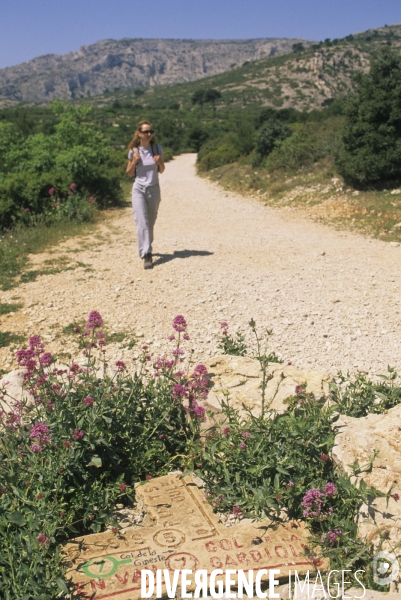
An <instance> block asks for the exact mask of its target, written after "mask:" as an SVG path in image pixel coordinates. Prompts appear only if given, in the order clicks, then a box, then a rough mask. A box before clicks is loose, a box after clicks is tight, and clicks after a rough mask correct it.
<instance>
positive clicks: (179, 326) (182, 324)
mask: <svg viewBox="0 0 401 600" xmlns="http://www.w3.org/2000/svg"><path fill="white" fill-rule="evenodd" d="M186 328H187V322H186V320H185V318H184V317H183V316H182V315H177V316H176V317H175V319H174V321H173V329H175V330H176V331H178V332H179V333H180V332H183V331H185V330H186Z"/></svg>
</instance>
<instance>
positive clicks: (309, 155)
mask: <svg viewBox="0 0 401 600" xmlns="http://www.w3.org/2000/svg"><path fill="white" fill-rule="evenodd" d="M340 119H341V118H340V117H337V118H336V117H331V118H330V119H327V120H325V121H320V122H311V123H296V124H293V125H292V126H291V127H292V130H293V134H292V135H291V136H290V137H287V138H286V139H284V140H282V141H281V142H280V143H279V144H277V145H276V147H275V148H274V150H273V151H272V152H271V154H269V156H268V157H267V158H266V160H265V162H264V165H265V166H266V167H267V168H268V169H269V170H276V169H278V170H280V169H281V170H284V171H289V172H291V171H297V170H299V169H302V168H304V167H307V168H310V167H311V166H313V164H314V163H316V162H317V161H319V160H321V159H323V158H325V157H326V156H329V157H331V158H333V157H334V155H335V153H336V152H337V151H338V149H339V147H340V143H341V140H340V135H339V133H338V130H339V122H340Z"/></svg>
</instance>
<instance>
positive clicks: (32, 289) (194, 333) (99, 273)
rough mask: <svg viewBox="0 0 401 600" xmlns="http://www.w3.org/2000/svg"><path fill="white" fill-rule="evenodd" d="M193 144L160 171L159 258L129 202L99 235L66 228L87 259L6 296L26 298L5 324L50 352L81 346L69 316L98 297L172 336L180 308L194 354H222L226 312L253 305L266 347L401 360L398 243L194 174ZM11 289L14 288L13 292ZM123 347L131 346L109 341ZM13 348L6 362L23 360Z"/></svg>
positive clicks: (324, 356) (156, 338)
mask: <svg viewBox="0 0 401 600" xmlns="http://www.w3.org/2000/svg"><path fill="white" fill-rule="evenodd" d="M194 165H195V155H192V154H187V155H182V156H180V157H178V158H176V159H175V160H174V161H172V162H171V163H168V165H167V168H166V172H165V173H164V174H163V175H162V176H161V183H162V204H161V206H160V211H159V218H158V222H157V224H156V242H155V245H154V253H155V258H156V264H155V267H154V269H153V270H152V271H144V270H143V267H142V262H141V261H140V260H139V258H138V255H137V250H136V239H135V227H134V223H133V218H132V213H131V210H130V209H126V210H124V211H122V212H121V213H118V214H117V216H116V217H115V218H113V219H110V222H109V223H106V224H105V225H102V226H101V227H100V229H99V233H97V234H90V235H87V236H85V238H79V239H77V238H75V239H72V240H71V239H69V240H67V241H66V242H64V243H63V244H61V245H60V246H59V247H58V248H57V250H56V253H57V254H54V253H52V254H43V255H37V256H34V257H32V259H33V263H34V264H35V268H38V267H37V266H36V265H40V264H42V263H43V261H44V260H46V259H49V258H53V259H54V258H55V256H57V255H58V256H64V257H68V260H71V265H72V266H74V265H75V266H76V265H77V261H78V262H82V263H85V264H86V265H90V268H91V269H93V270H92V271H88V270H86V271H85V267H79V266H78V268H74V269H73V270H70V271H64V272H62V273H59V274H55V275H46V276H41V277H39V278H38V279H37V280H36V281H35V282H32V283H28V284H24V285H22V286H20V287H18V288H15V289H13V290H10V291H9V292H5V293H3V294H2V300H1V301H2V302H11V301H13V300H12V298H13V297H14V298H15V297H16V296H20V297H21V299H22V300H23V301H24V309H23V310H22V311H19V312H18V313H14V314H12V315H7V316H3V317H0V319H1V322H0V329H1V330H2V331H5V330H7V331H14V332H21V331H23V332H28V333H39V334H41V335H43V337H44V339H45V340H46V341H47V342H48V347H49V349H50V350H54V351H59V352H60V351H64V352H71V353H72V354H73V355H74V354H78V351H77V349H76V345H75V342H74V341H73V338H72V337H71V338H68V339H67V341H65V338H63V341H61V338H60V337H57V335H58V334H60V332H61V330H62V328H63V327H64V326H65V325H68V324H69V323H71V322H73V321H77V320H82V319H83V318H84V317H85V316H86V315H87V314H88V312H89V311H90V310H93V309H97V310H99V311H100V312H101V314H102V315H103V317H104V319H105V321H106V322H107V324H108V325H109V330H110V331H115V332H120V331H121V332H131V333H134V334H136V335H139V336H140V339H141V340H145V341H148V342H149V343H151V344H152V347H153V349H154V351H155V352H156V353H157V352H161V351H162V349H163V348H165V347H166V346H167V347H168V344H169V342H168V341H167V336H168V335H169V334H170V331H171V321H172V319H173V317H174V316H175V315H177V314H183V315H184V316H185V317H186V318H187V321H188V324H189V330H190V331H189V333H190V335H191V341H190V342H189V343H188V349H189V348H190V347H192V348H194V352H195V357H196V358H197V359H199V360H204V359H205V358H207V357H208V356H211V355H213V354H216V352H217V343H218V336H219V335H220V322H221V321H223V320H227V321H228V322H229V324H230V329H231V331H232V332H234V331H236V330H237V328H240V329H242V330H243V331H245V332H246V334H247V335H248V330H249V327H248V325H247V324H248V321H249V319H250V318H251V317H253V318H254V319H255V320H256V322H257V324H258V326H259V327H260V328H271V329H273V331H274V336H273V337H272V338H271V342H270V350H274V351H276V352H277V353H278V354H279V355H281V356H282V357H283V358H284V359H286V360H288V361H292V363H293V364H294V365H296V366H297V367H299V368H302V369H305V370H310V369H318V370H323V371H328V372H331V373H333V374H334V373H336V372H337V370H338V369H342V370H344V371H347V370H351V371H356V370H362V371H366V372H370V373H378V372H383V371H384V369H386V367H387V365H388V364H390V365H394V366H396V367H398V368H400V358H401V342H400V335H399V333H400V302H401V297H400V282H401V273H400V268H399V265H400V258H401V247H399V248H394V247H391V246H390V245H389V244H386V243H384V242H381V241H377V240H369V239H365V238H362V237H359V236H356V235H354V234H348V233H341V232H338V231H335V230H332V229H330V228H328V227H326V226H323V225H320V224H316V223H313V222H310V221H307V220H305V219H304V217H302V216H300V215H299V213H297V212H296V211H278V210H273V209H270V208H266V207H265V206H263V205H261V204H260V203H258V201H257V200H256V199H252V198H244V197H241V196H237V195H233V194H231V193H227V192H225V191H224V190H222V189H221V188H219V187H218V186H216V185H214V184H211V183H210V182H208V181H206V180H203V179H201V178H199V177H197V176H196V174H195V166H194ZM14 301H15V300H14ZM110 351H111V353H112V354H113V355H115V356H117V355H119V356H120V355H121V354H123V355H125V356H128V355H129V352H128V350H124V349H121V348H119V347H117V346H116V345H113V346H112V347H111V349H110ZM11 356H12V355H11V353H10V351H9V349H2V350H1V351H0V360H1V362H2V365H0V368H9V367H11V366H15V363H12V362H11Z"/></svg>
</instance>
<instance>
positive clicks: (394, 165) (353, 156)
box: [336, 48, 401, 186]
mask: <svg viewBox="0 0 401 600" xmlns="http://www.w3.org/2000/svg"><path fill="white" fill-rule="evenodd" d="M343 142H344V146H343V149H342V150H341V152H339V154H338V157H337V160H336V164H337V168H338V170H339V173H340V174H341V175H342V176H343V177H344V179H345V180H346V181H347V182H349V183H350V184H352V185H355V186H367V185H376V184H380V183H381V182H385V181H398V180H399V179H401V161H400V153H401V58H400V56H399V55H398V54H395V53H394V52H392V51H391V50H390V49H389V48H383V49H382V50H381V52H380V54H379V56H378V58H377V59H376V60H373V61H372V63H371V70H370V73H368V74H366V75H363V74H360V75H359V77H358V79H357V90H356V93H355V94H353V95H351V96H350V98H349V100H348V103H347V106H346V120H345V125H344V132H343Z"/></svg>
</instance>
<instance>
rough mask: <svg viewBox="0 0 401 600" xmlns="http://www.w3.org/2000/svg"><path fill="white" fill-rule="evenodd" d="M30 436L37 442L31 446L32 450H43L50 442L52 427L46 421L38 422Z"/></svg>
mask: <svg viewBox="0 0 401 600" xmlns="http://www.w3.org/2000/svg"><path fill="white" fill-rule="evenodd" d="M29 438H30V439H31V440H35V441H36V442H37V443H36V444H32V446H30V449H31V450H32V452H41V451H42V450H43V448H44V446H46V445H47V444H48V443H49V442H50V429H49V428H48V426H47V425H45V424H44V423H36V425H34V427H33V428H32V431H31V433H30V434H29Z"/></svg>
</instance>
